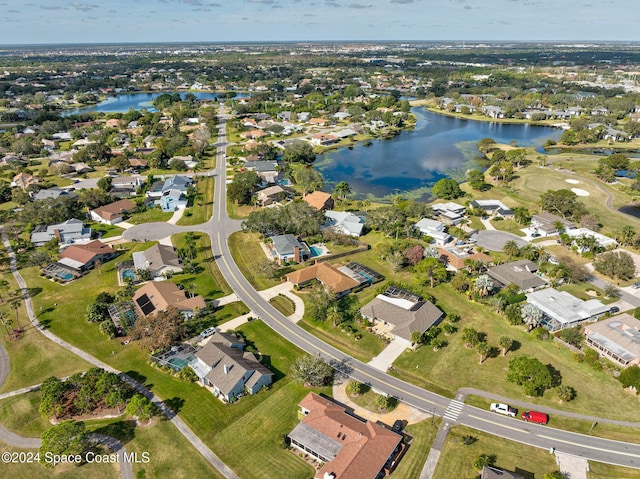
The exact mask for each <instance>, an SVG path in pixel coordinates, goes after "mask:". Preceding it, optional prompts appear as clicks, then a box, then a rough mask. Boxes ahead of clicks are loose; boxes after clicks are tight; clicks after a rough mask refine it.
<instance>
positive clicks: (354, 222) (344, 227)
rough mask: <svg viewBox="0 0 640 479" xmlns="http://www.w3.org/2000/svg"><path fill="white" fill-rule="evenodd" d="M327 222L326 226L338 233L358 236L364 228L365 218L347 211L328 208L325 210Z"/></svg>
mask: <svg viewBox="0 0 640 479" xmlns="http://www.w3.org/2000/svg"><path fill="white" fill-rule="evenodd" d="M324 216H325V217H326V218H327V222H326V223H325V224H324V228H331V229H332V230H334V231H337V232H338V233H342V234H345V235H348V236H354V237H356V238H357V237H358V236H360V235H361V234H362V230H363V229H364V218H362V217H360V216H356V215H354V214H353V213H349V212H347V211H333V210H328V211H325V212H324Z"/></svg>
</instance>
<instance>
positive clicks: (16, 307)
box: [9, 298, 22, 329]
mask: <svg viewBox="0 0 640 479" xmlns="http://www.w3.org/2000/svg"><path fill="white" fill-rule="evenodd" d="M9 304H10V305H11V307H12V308H13V310H14V311H15V312H16V325H17V326H18V329H22V326H20V321H19V320H18V310H19V309H20V305H21V304H22V301H21V300H20V299H19V298H15V299H12V300H11V303H9Z"/></svg>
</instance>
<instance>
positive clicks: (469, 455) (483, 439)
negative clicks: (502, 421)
mask: <svg viewBox="0 0 640 479" xmlns="http://www.w3.org/2000/svg"><path fill="white" fill-rule="evenodd" d="M465 435H469V436H473V437H475V438H476V439H477V440H476V441H475V442H474V443H473V444H471V445H469V446H465V445H464V444H463V443H462V437H463V436H465ZM481 454H488V455H495V456H496V466H497V467H499V468H502V469H505V470H507V471H511V472H514V471H516V470H517V469H519V470H520V471H522V472H520V474H524V473H528V475H527V474H525V476H526V477H533V476H534V475H535V477H542V475H543V474H545V473H547V472H551V471H554V470H557V469H558V466H557V464H556V462H555V459H554V456H553V455H551V454H549V451H547V450H546V449H540V448H537V447H532V446H525V445H524V444H520V443H518V442H514V441H508V440H506V439H503V438H501V437H498V436H492V435H489V434H486V433H483V432H480V431H476V430H474V429H470V428H468V427H465V426H456V427H454V428H452V429H451V432H450V433H449V436H448V437H447V442H446V443H445V445H444V447H443V448H442V454H441V455H440V460H439V461H438V465H437V466H436V470H435V474H434V477H451V478H453V477H456V478H463V477H477V475H478V471H477V470H476V469H474V468H473V461H474V459H475V458H476V457H478V456H479V455H481Z"/></svg>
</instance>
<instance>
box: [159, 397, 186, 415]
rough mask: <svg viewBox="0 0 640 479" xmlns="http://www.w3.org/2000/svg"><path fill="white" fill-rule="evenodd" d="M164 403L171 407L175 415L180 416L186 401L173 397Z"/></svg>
mask: <svg viewBox="0 0 640 479" xmlns="http://www.w3.org/2000/svg"><path fill="white" fill-rule="evenodd" d="M164 403H165V404H166V405H167V406H169V407H170V408H171V410H172V411H173V412H174V413H176V414H178V413H179V412H180V410H181V409H182V407H183V406H184V399H182V398H179V397H172V398H171V399H165V401H164Z"/></svg>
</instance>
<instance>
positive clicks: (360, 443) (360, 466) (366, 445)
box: [300, 393, 402, 479]
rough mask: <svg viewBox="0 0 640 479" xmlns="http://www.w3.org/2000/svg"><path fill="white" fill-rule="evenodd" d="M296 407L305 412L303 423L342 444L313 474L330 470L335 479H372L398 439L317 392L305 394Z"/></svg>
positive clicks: (320, 475)
mask: <svg viewBox="0 0 640 479" xmlns="http://www.w3.org/2000/svg"><path fill="white" fill-rule="evenodd" d="M300 406H301V407H302V408H304V409H305V410H307V411H309V414H307V416H306V417H305V418H304V419H303V420H302V423H303V424H305V425H307V426H309V427H311V428H313V429H315V430H316V431H318V432H319V433H320V434H322V435H324V436H325V437H327V438H330V439H332V440H334V441H336V442H339V443H340V444H341V445H342V447H341V448H340V451H339V452H338V454H337V455H336V456H335V459H333V460H331V461H329V462H327V463H326V464H325V465H324V466H323V467H322V468H320V470H319V471H318V472H317V474H316V477H324V474H325V473H333V474H335V477H336V479H365V478H366V479H374V478H375V477H376V476H377V475H378V473H379V472H380V471H381V470H382V468H383V467H384V465H385V463H386V462H387V459H388V458H389V457H390V456H391V454H392V453H393V452H394V451H395V450H396V447H398V445H399V444H400V442H401V441H402V436H400V435H399V434H396V433H395V432H393V431H390V430H389V429H386V428H385V427H383V426H381V425H379V424H376V423H373V422H371V421H362V420H360V419H358V418H356V417H354V416H352V415H350V414H347V413H346V410H345V409H344V407H342V406H340V405H338V404H336V403H334V402H331V401H329V400H328V399H325V398H322V397H321V396H318V395H317V394H314V393H309V394H308V395H307V396H306V397H305V398H304V399H303V400H302V401H301V402H300ZM338 436H340V437H339V438H338ZM309 446H311V447H313V445H312V444H310V445H309Z"/></svg>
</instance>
